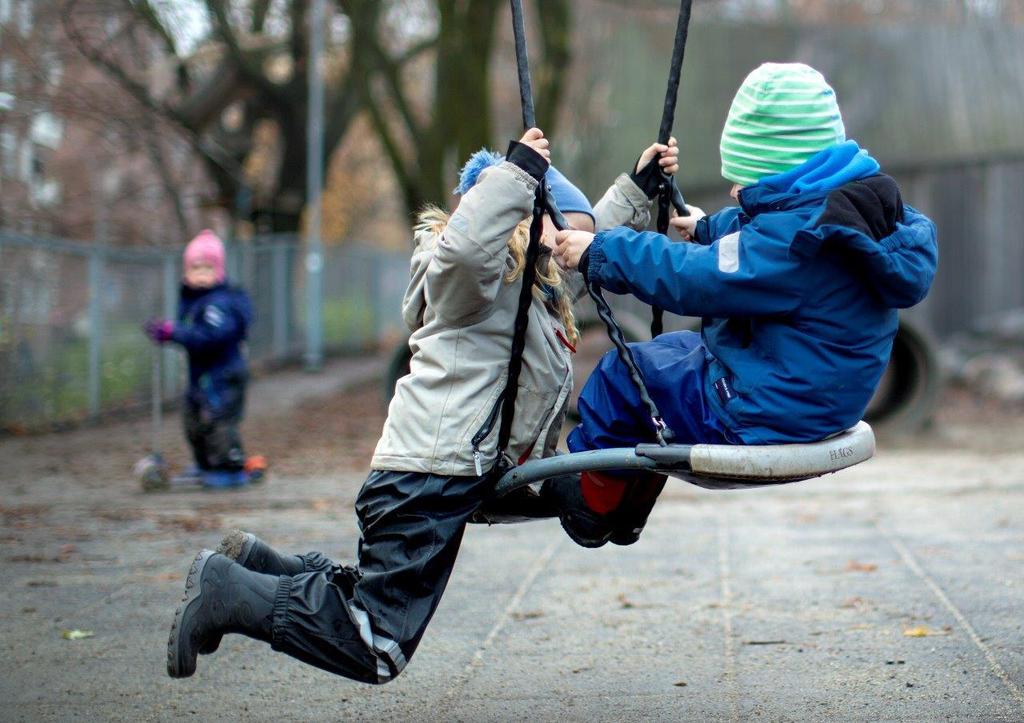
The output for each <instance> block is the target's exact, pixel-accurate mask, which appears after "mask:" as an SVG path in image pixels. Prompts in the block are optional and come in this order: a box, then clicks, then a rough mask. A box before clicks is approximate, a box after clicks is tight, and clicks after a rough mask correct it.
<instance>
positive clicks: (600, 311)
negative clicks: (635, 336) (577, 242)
mask: <svg viewBox="0 0 1024 723" xmlns="http://www.w3.org/2000/svg"><path fill="white" fill-rule="evenodd" d="M587 293H589V294H590V298H591V299H593V300H594V306H596V307H597V315H598V316H599V317H600V318H601V321H603V322H604V325H605V327H606V328H607V329H608V337H609V338H610V339H611V340H612V344H614V345H615V350H616V351H617V352H618V354H619V359H620V360H621V361H622V363H623V364H625V365H626V369H627V370H628V371H629V377H630V379H632V380H633V384H634V385H635V386H636V390H637V392H638V393H639V394H640V401H642V402H643V403H644V406H645V407H647V413H648V414H649V415H650V417H651V423H652V424H653V425H654V436H655V438H656V439H657V440H658V444H659V445H661V446H662V447H664V446H666V445H669V444H671V443H672V440H674V439H675V434H674V433H673V432H672V430H671V429H670V428H669V427H668V425H666V424H665V422H664V420H663V419H662V417H661V412H659V411H658V406H657V405H656V404H655V403H654V400H653V399H652V398H651V395H650V393H649V392H648V391H647V385H646V384H645V383H644V377H643V374H641V373H640V367H638V366H637V363H636V358H634V356H633V352H632V351H631V350H630V348H629V346H628V345H627V344H626V337H625V336H624V335H623V334H622V329H621V328H620V327H619V323H618V322H617V321H615V315H614V314H612V308H611V307H610V306H609V305H608V302H607V301H606V300H605V298H604V295H603V294H602V293H601V287H600V286H598V285H597V284H595V283H591V282H590V281H589V280H588V281H587Z"/></svg>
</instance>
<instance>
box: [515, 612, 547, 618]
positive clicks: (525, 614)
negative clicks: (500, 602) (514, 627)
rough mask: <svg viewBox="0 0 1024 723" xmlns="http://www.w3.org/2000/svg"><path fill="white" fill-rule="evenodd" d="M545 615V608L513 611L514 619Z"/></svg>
mask: <svg viewBox="0 0 1024 723" xmlns="http://www.w3.org/2000/svg"><path fill="white" fill-rule="evenodd" d="M542 617H544V611H543V610H526V611H524V612H514V613H512V619H513V620H533V619H534V618H542Z"/></svg>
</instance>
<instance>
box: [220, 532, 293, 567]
mask: <svg viewBox="0 0 1024 723" xmlns="http://www.w3.org/2000/svg"><path fill="white" fill-rule="evenodd" d="M217 552H219V553H220V554H222V555H224V556H225V557H228V558H231V559H232V560H234V561H235V562H237V563H238V564H239V565H241V566H242V567H244V568H246V569H247V570H252V571H253V572H262V573H263V574H265V575H287V576H288V577H293V576H295V575H301V574H302V573H304V572H306V563H305V561H304V560H303V559H302V558H301V557H299V556H298V555H282V554H281V553H280V552H278V551H277V550H275V549H274V548H273V547H271V546H270V545H268V544H267V543H265V542H264V541H263V540H261V539H260V538H258V537H256V535H254V534H252V533H251V532H243V531H242V530H232V531H231V532H229V533H228V534H227V536H226V537H225V538H224V539H223V540H221V541H220V545H219V546H218V547H217Z"/></svg>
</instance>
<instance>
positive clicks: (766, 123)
mask: <svg viewBox="0 0 1024 723" xmlns="http://www.w3.org/2000/svg"><path fill="white" fill-rule="evenodd" d="M845 140H846V129H845V128H844V127H843V117H842V116H841V115H840V113H839V104H838V103H837V102H836V92H835V91H834V90H832V87H831V86H830V85H829V84H828V82H827V81H826V80H825V78H824V76H822V74H821V73H819V72H818V71H817V70H815V69H814V68H811V67H810V66H807V65H804V64H803V63H764V64H763V65H761V67H759V68H757V69H755V70H754V71H753V72H752V73H751V74H750V75H748V76H747V77H746V80H744V81H743V84H742V85H741V86H740V89H739V90H738V91H737V92H736V97H735V98H733V101H732V107H731V108H729V117H728V118H727V119H726V121H725V128H723V129H722V144H721V147H720V150H721V154H722V176H723V177H725V179H726V180H727V181H732V182H733V183H738V184H739V185H741V186H752V185H754V184H755V183H757V182H758V181H760V180H761V179H762V178H764V177H766V176H774V175H775V174H776V173H782V172H784V171H788V170H789V169H791V168H794V167H796V166H799V165H800V164H802V163H804V162H805V161H807V159H809V158H810V157H811V156H813V155H814V154H816V153H818V152H819V151H823V150H825V149H826V148H828V147H830V146H833V145H835V144H837V143H842V142H843V141H845Z"/></svg>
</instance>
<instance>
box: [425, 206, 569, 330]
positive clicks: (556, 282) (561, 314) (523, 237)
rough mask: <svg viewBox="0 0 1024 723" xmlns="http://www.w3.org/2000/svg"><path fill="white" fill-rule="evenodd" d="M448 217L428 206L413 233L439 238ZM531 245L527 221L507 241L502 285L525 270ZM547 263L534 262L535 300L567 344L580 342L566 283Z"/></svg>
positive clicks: (516, 277)
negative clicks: (551, 315)
mask: <svg viewBox="0 0 1024 723" xmlns="http://www.w3.org/2000/svg"><path fill="white" fill-rule="evenodd" d="M449 218H450V214H449V213H448V212H447V211H445V210H444V209H441V208H438V207H437V206H427V207H426V208H424V209H423V211H421V212H420V215H419V217H418V218H417V222H416V225H415V227H413V230H414V231H415V232H416V233H430V234H433V235H435V236H437V235H440V234H441V232H442V231H444V228H445V226H447V225H448V219H449ZM529 245H530V219H529V218H527V219H525V220H524V221H523V222H522V223H520V224H519V225H518V226H516V228H515V230H514V231H513V232H512V235H511V236H509V239H508V253H509V257H510V258H511V259H512V268H511V269H509V271H508V273H506V274H505V283H506V284H512V283H515V281H516V280H517V279H519V277H520V276H522V275H523V271H524V269H525V268H526V249H527V247H528V246H529ZM542 258H545V259H546V260H547V262H546V263H541V262H540V260H538V263H537V276H536V279H535V280H534V283H533V296H534V298H536V299H538V300H540V301H544V302H546V303H548V304H550V306H551V307H552V308H553V309H554V311H555V312H556V313H557V314H558V318H559V319H560V320H561V322H562V326H564V327H565V333H566V335H567V336H568V337H569V343H571V344H575V343H576V342H578V341H579V338H580V335H579V330H578V329H577V328H576V315H575V313H573V308H572V297H571V296H570V295H569V294H567V293H566V292H565V283H564V279H563V277H562V270H561V269H560V268H559V267H558V264H556V263H554V262H552V261H550V256H546V257H542ZM542 286H543V287H546V288H548V289H550V290H551V292H550V294H548V293H545V291H544V290H543V288H542Z"/></svg>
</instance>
